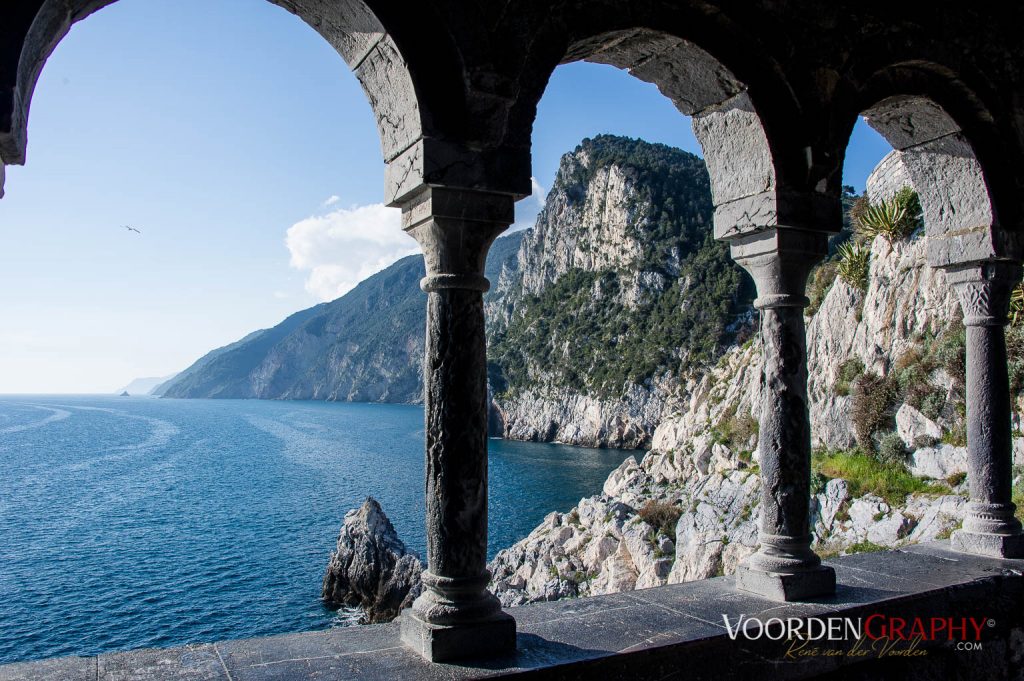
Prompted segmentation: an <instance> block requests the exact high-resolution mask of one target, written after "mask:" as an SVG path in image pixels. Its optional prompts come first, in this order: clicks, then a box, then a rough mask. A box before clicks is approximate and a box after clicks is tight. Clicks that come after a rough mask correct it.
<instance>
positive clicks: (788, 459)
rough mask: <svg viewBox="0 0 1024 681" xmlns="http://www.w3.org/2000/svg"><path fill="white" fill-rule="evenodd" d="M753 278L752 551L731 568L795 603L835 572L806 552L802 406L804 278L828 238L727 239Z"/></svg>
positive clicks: (771, 234)
mask: <svg viewBox="0 0 1024 681" xmlns="http://www.w3.org/2000/svg"><path fill="white" fill-rule="evenodd" d="M731 249H732V257H733V259H734V260H735V261H736V262H737V263H739V264H740V265H741V266H742V267H743V268H744V269H746V270H747V271H748V272H749V273H750V275H751V276H752V277H753V278H754V283H755V284H756V285H757V295H758V297H757V300H755V301H754V305H755V306H756V307H757V308H758V309H759V310H760V312H761V341H762V344H763V348H764V370H763V373H762V374H761V385H762V403H761V415H760V420H759V425H760V428H759V436H758V452H759V456H760V466H761V515H760V528H759V529H760V532H759V536H758V541H759V543H760V546H759V547H758V551H757V552H756V553H754V554H753V555H751V556H750V557H748V558H747V559H746V560H744V561H743V562H741V563H740V565H739V566H738V567H737V569H736V586H737V587H738V588H740V589H743V590H744V591H751V592H754V593H756V594H759V595H761V596H765V597H767V598H772V599H774V600H781V601H795V600H805V599H809V598H815V597H818V596H826V595H829V594H832V593H834V592H835V588H836V576H835V571H834V570H833V569H832V568H830V567H828V566H825V565H822V564H821V560H820V559H819V558H818V556H817V555H816V554H815V553H814V551H812V550H811V531H810V497H811V425H810V414H809V411H808V406H807V340H806V333H805V329H804V307H806V306H807V303H808V300H807V297H806V296H805V295H804V293H805V289H806V285H807V276H808V274H809V273H810V271H811V269H812V268H813V267H814V265H815V263H817V262H818V261H819V260H820V259H821V258H822V257H823V256H824V255H825V254H826V253H827V252H828V235H827V234H824V233H815V232H807V231H798V230H794V229H786V228H775V229H769V230H767V231H764V232H759V233H755V234H751V235H747V236H744V237H741V238H739V239H736V240H734V241H732V242H731Z"/></svg>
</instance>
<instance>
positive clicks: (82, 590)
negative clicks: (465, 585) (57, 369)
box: [0, 395, 630, 663]
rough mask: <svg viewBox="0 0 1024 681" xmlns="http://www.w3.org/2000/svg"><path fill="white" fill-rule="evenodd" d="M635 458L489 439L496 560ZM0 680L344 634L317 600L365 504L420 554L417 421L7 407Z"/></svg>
mask: <svg viewBox="0 0 1024 681" xmlns="http://www.w3.org/2000/svg"><path fill="white" fill-rule="evenodd" d="M629 455H630V452H624V451H621V450H609V449H587V448H580V447H568V446H562V445H553V444H543V443H527V442H514V441H506V440H499V439H492V440H491V441H490V446H489V468H490V516H489V534H490V537H489V547H488V552H489V555H490V556H491V557H493V556H494V554H495V553H497V551H498V550H499V549H501V548H503V547H506V546H509V545H511V544H513V543H515V542H516V541H518V540H519V539H521V538H523V537H525V536H526V535H527V534H529V532H530V530H531V529H533V528H534V527H535V526H536V525H537V524H538V523H539V522H540V521H541V520H542V519H543V518H544V516H545V515H546V514H548V513H550V512H551V511H556V510H557V511H567V510H569V508H571V507H572V506H573V505H574V504H575V503H576V502H578V501H579V499H580V498H581V497H584V496H588V495H591V494H597V493H599V492H600V490H601V486H602V484H603V482H604V480H605V478H606V477H607V475H608V473H609V472H610V471H611V470H613V469H614V468H615V467H616V466H618V465H619V464H620V463H621V462H622V461H623V459H624V458H625V457H626V456H629ZM0 467H2V477H0V663H5V662H15V661H22V660H33V659H41V658H47V657H54V656H62V655H95V654H98V653H102V652H107V651H114V650H125V649H130V648H141V647H166V646H174V645H180V644H184V643H192V642H204V641H217V640H225V639H236V638H247V637H254V636H268V635H272V634H278V633H283V632H297V631H310V630H316V629H324V628H328V627H335V626H351V625H353V624H354V622H355V613H353V612H352V611H348V610H342V611H332V610H329V609H327V608H325V607H324V606H323V604H322V603H321V601H320V600H319V596H320V585H321V580H322V578H323V573H324V569H325V567H326V565H327V560H328V556H329V554H330V552H331V550H332V549H333V548H334V545H335V542H336V540H337V536H338V530H339V528H340V527H341V523H342V519H343V517H344V515H345V512H346V511H348V510H350V509H352V508H356V507H358V506H359V505H360V504H361V503H362V502H363V501H364V500H365V499H366V497H367V496H373V497H374V498H376V499H377V500H378V501H379V502H380V503H381V505H382V506H383V508H384V511H385V513H387V515H388V516H389V517H390V518H391V521H392V523H393V524H394V525H395V528H396V529H397V531H398V533H399V536H401V537H402V539H403V540H404V541H405V543H406V544H407V545H408V546H409V547H410V548H411V549H413V550H415V551H417V552H418V553H419V554H420V555H421V556H422V555H425V544H426V539H425V536H424V496H423V487H424V478H423V475H424V463H423V410H422V408H421V407H419V406H410V405H391V404H352V403H337V402H297V401H269V400H169V399H155V398H144V397H116V396H92V395H91V396H67V395H60V396H37V395H32V396H3V397H0Z"/></svg>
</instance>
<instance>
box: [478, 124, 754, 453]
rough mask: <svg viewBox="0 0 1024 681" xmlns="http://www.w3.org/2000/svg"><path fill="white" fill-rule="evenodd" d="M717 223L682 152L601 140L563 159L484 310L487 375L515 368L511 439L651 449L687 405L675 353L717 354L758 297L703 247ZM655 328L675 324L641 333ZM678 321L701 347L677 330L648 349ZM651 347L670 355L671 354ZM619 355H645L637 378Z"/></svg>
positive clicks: (701, 178) (507, 402)
mask: <svg viewBox="0 0 1024 681" xmlns="http://www.w3.org/2000/svg"><path fill="white" fill-rule="evenodd" d="M711 215H712V206H711V203H710V186H709V184H708V178H707V171H706V168H705V166H704V164H703V162H702V161H699V160H698V159H696V158H695V157H690V156H689V155H687V154H685V153H682V152H678V151H676V150H671V151H668V150H666V148H662V147H659V146H658V145H649V144H647V143H644V142H640V141H636V140H624V139H622V138H611V137H607V136H602V137H601V138H598V139H596V140H585V141H584V143H583V144H581V145H580V147H578V148H577V149H576V150H575V151H573V152H572V153H569V154H566V155H565V156H563V157H562V161H561V164H560V167H559V170H558V174H557V176H556V179H555V183H554V185H553V186H552V189H551V192H550V193H549V194H548V197H547V200H546V202H545V205H544V209H543V210H542V211H541V213H540V215H539V216H538V218H537V222H536V225H535V226H534V227H533V229H531V230H530V231H529V232H528V233H527V234H526V235H525V236H524V237H523V239H522V242H521V243H520V246H519V252H518V256H517V264H516V266H515V267H509V268H508V269H507V271H506V272H503V273H502V275H501V277H500V278H499V280H498V282H497V284H496V286H495V291H494V294H493V295H492V296H491V297H490V298H488V300H487V308H486V310H487V318H488V329H489V333H490V334H491V338H492V340H493V341H494V342H493V343H492V346H491V349H492V351H493V350H495V349H497V352H493V353H492V357H491V360H492V368H504V369H508V368H511V369H512V370H513V371H514V375H512V376H511V377H509V380H508V384H507V385H502V386H497V387H496V389H495V391H494V392H495V393H496V399H495V407H496V410H497V411H498V412H500V414H501V416H502V423H503V433H502V434H503V435H504V436H505V437H507V438H510V439H516V440H535V441H551V442H560V443H565V444H574V445H583V446H593V447H616V448H623V449H636V448H642V447H647V446H649V445H650V442H651V436H652V435H653V433H654V430H655V428H656V427H657V425H658V423H660V422H661V421H662V420H663V418H664V417H665V416H666V415H667V414H670V413H672V412H677V411H681V410H682V409H683V404H682V403H681V401H680V397H681V395H680V390H679V388H680V377H679V373H680V372H679V371H678V369H677V368H676V366H677V365H678V363H679V362H678V360H679V356H680V355H686V354H687V353H689V352H692V351H693V350H692V348H693V347H694V346H696V345H698V344H706V343H707V342H708V341H709V340H710V342H711V345H712V346H714V349H713V351H710V352H709V353H708V354H710V355H711V356H713V355H715V354H717V353H718V352H719V351H720V348H721V346H722V345H725V344H726V342H727V340H729V339H731V337H732V336H733V334H735V332H736V331H737V330H738V329H739V328H740V327H742V326H743V325H744V324H746V325H747V327H749V325H750V321H751V317H750V314H749V311H750V306H749V298H750V296H749V295H748V294H750V293H751V292H750V291H747V290H746V289H745V288H744V286H743V285H741V283H740V282H741V281H742V280H741V278H740V277H741V274H740V270H739V269H738V267H737V266H736V265H735V264H734V263H732V262H731V261H730V260H728V256H727V255H726V251H725V250H724V246H723V245H721V244H717V243H714V242H711V241H708V236H709V235H710V233H711ZM698 263H699V264H698ZM722 270H724V273H723V272H722ZM711 272H714V274H711ZM719 276H721V277H725V278H726V279H729V278H730V277H732V279H729V281H730V282H734V283H735V285H734V286H733V284H729V285H728V286H726V288H728V287H729V286H733V290H734V291H735V293H734V294H729V295H734V297H735V300H732V301H724V306H725V308H727V309H726V310H725V311H722V310H721V309H719V308H720V306H722V305H723V300H722V297H723V294H722V293H721V290H720V287H719V289H715V291H714V292H711V289H712V288H714V286H716V285H717V282H718V281H719V280H718V279H713V277H719ZM546 296H549V297H552V298H551V300H549V298H548V297H546ZM745 296H746V297H745ZM567 299H571V300H572V301H573V302H572V303H568V302H567ZM697 299H701V301H702V304H703V305H705V308H706V313H705V312H701V313H700V315H701V316H702V318H701V319H700V320H697V321H694V322H692V323H689V322H688V323H678V322H679V318H680V315H687V314H697V313H694V312H692V310H693V309H694V306H693V305H691V301H694V300H697ZM549 302H550V305H553V306H554V308H555V311H556V312H557V309H558V308H559V307H560V306H566V305H571V306H572V307H573V309H574V311H577V314H575V315H574V316H573V318H569V319H563V320H561V322H559V323H558V324H556V322H554V321H552V320H551V317H552V311H551V310H550V309H549V307H550V306H549V307H545V305H547V304H548V303H549ZM733 308H736V309H733ZM538 310H543V313H542V312H539V311H538ZM737 310H739V311H740V315H741V317H742V318H741V319H736V315H737ZM631 315H632V316H631ZM655 318H657V319H659V320H660V321H661V323H662V325H668V326H667V327H665V328H654V329H649V330H646V331H644V332H638V331H632V329H634V327H636V326H637V325H638V324H642V323H644V320H650V319H655ZM534 319H536V320H537V322H536V323H533V322H532V320H534ZM711 319H715V320H716V321H715V322H714V323H710V322H708V321H707V320H711ZM672 324H677V326H678V327H679V328H680V329H692V328H698V327H699V328H700V334H701V338H700V339H699V340H693V339H690V338H686V337H685V336H680V335H673V334H671V333H668V337H666V338H665V340H664V342H662V341H654V340H653V338H654V337H655V336H663V337H664V336H665V335H666V334H665V333H663V332H664V331H666V329H668V331H674V330H675V328H674V327H671V325H672ZM730 324H732V326H729V325H730ZM727 327H728V328H727ZM506 337H507V338H509V339H511V340H510V341H508V346H507V347H503V341H502V339H503V338H506ZM596 339H599V340H596ZM654 342H658V343H662V346H672V347H673V349H672V351H671V352H670V353H668V354H667V355H666V354H665V353H663V352H662V349H661V348H653V347H651V346H650V344H651V343H654ZM588 343H590V345H587V344H588ZM521 347H527V348H529V349H528V350H524V351H522V352H520V351H519V348H521ZM609 349H610V350H609ZM702 352H703V350H702ZM602 353H606V354H602ZM630 353H632V355H630ZM510 355H511V356H513V357H512V359H509V356H510ZM623 355H630V356H631V357H636V358H641V357H642V358H643V359H642V360H633V359H631V360H629V361H630V362H632V364H629V365H628V369H626V368H622V367H617V366H615V365H616V362H618V361H620V359H621V356H623ZM704 361H706V359H702V362H704ZM623 364H624V365H625V364H626V363H625V362H623ZM610 366H611V367H612V368H609V367H610ZM565 367H571V372H570V373H569V374H568V377H567V372H566V371H565ZM666 367H670V368H666ZM620 369H621V370H620ZM595 376H608V378H602V379H600V380H601V381H604V382H603V383H601V385H599V386H598V385H593V384H591V383H590V382H589V381H590V380H591V379H592V378H594V377H595ZM492 378H493V377H492Z"/></svg>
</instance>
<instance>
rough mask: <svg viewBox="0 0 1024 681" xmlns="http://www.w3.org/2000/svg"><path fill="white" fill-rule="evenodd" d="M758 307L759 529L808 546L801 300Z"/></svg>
mask: <svg viewBox="0 0 1024 681" xmlns="http://www.w3.org/2000/svg"><path fill="white" fill-rule="evenodd" d="M796 302H798V303H802V302H803V301H796ZM760 310H761V342H762V347H763V349H764V373H763V375H762V382H763V391H764V392H763V402H762V405H761V418H760V422H759V429H758V432H759V435H758V450H759V452H760V466H761V481H762V490H763V492H762V495H763V499H762V504H761V523H760V529H761V534H762V537H767V536H772V535H782V536H785V537H794V538H800V539H801V540H803V539H804V538H806V539H807V542H808V546H809V545H810V531H809V528H808V513H807V509H808V505H809V503H810V481H811V431H810V423H809V420H808V415H807V414H808V407H807V340H806V333H805V329H804V315H803V305H797V304H794V305H792V306H779V307H764V306H761V307H760ZM761 543H762V544H764V543H765V542H764V539H762V542H761Z"/></svg>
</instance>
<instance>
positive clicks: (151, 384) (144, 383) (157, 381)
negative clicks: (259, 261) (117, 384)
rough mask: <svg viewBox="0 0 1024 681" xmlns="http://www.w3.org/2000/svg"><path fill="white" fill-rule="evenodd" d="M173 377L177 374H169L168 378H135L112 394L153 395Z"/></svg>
mask: <svg viewBox="0 0 1024 681" xmlns="http://www.w3.org/2000/svg"><path fill="white" fill-rule="evenodd" d="M175 376H177V374H171V375H170V376H149V377H146V378H136V379H135V380H134V381H132V382H131V383H129V384H128V385H126V386H124V387H123V388H118V389H117V390H115V391H114V392H115V393H116V394H118V395H120V394H122V393H128V394H129V395H155V394H156V392H155V391H156V390H157V389H158V388H159V387H160V386H161V385H163V384H164V383H167V382H168V381H170V380H171V379H172V378H174V377H175Z"/></svg>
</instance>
